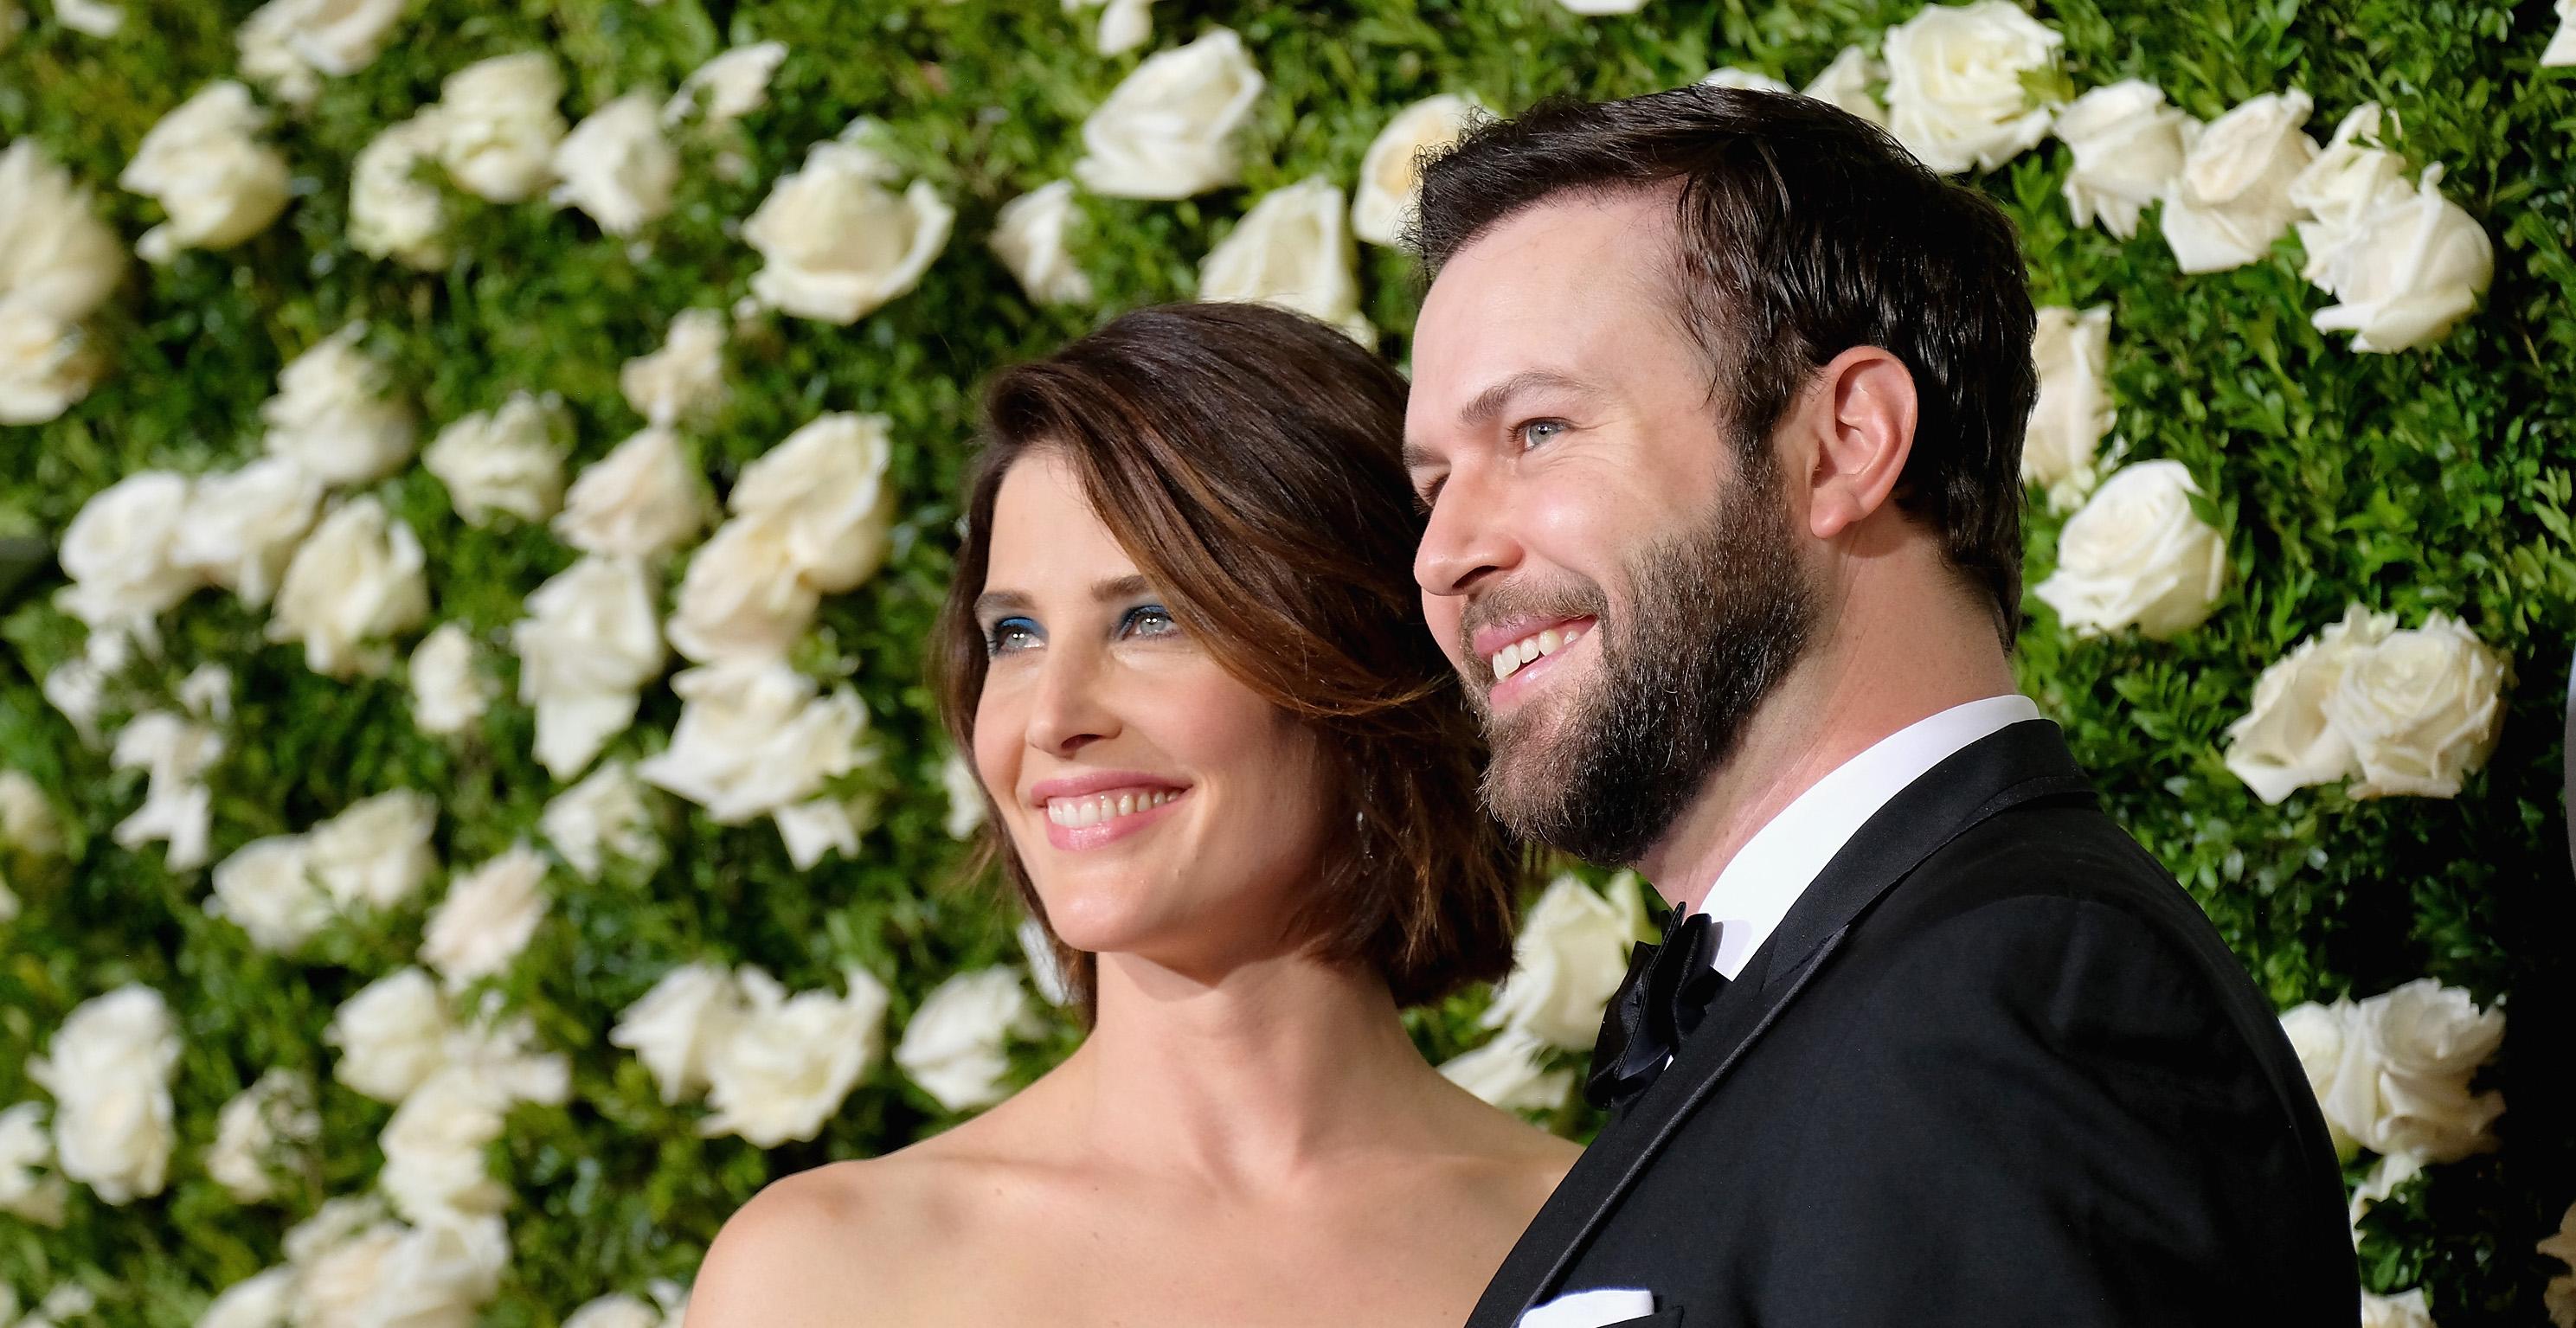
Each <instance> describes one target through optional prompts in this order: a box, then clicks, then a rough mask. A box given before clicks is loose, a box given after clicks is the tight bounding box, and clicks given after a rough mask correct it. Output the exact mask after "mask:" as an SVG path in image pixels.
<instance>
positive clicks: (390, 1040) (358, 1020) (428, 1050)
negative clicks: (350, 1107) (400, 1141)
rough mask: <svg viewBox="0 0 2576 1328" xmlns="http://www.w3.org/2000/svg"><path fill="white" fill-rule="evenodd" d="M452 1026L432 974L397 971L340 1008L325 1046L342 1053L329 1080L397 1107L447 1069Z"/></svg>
mask: <svg viewBox="0 0 2576 1328" xmlns="http://www.w3.org/2000/svg"><path fill="white" fill-rule="evenodd" d="M451 1028H452V1025H451V1024H450V1023H449V1022H448V1016H447V1005H446V1002H444V1001H442V1000H440V999H439V996H438V987H437V985H436V984H434V983H432V982H431V981H430V977H429V974H427V973H424V972H422V971H421V970H419V969H417V968H399V969H396V970H394V971H393V972H392V973H390V974H387V975H386V976H384V977H381V978H378V979H376V980H375V981H374V982H371V983H368V984H367V985H366V986H365V987H363V988H361V989H359V991H358V993H357V994H356V995H354V996H351V997H350V998H349V999H348V1000H346V1001H343V1002H341V1004H340V1008H339V1009H338V1010H337V1011H335V1012H334V1013H333V1014H332V1016H331V1026H330V1027H329V1028H326V1029H324V1030H323V1031H322V1040H323V1041H324V1042H326V1043H329V1044H330V1045H332V1046H334V1047H337V1048H339V1049H340V1055H339V1058H338V1059H337V1060H336V1061H334V1062H333V1063H332V1066H331V1077H332V1078H334V1079H337V1080H339V1081H340V1082H341V1083H344V1084H347V1085H348V1086H349V1087H351V1088H353V1089H355V1090H357V1091H358V1092H361V1093H364V1094H366V1095H367V1096H369V1097H371V1098H374V1099H375V1100H377V1101H379V1102H389V1103H399V1102H401V1101H402V1100H403V1099H404V1098H406V1097H409V1096H411V1092H412V1090H413V1089H415V1088H418V1087H420V1085H421V1084H422V1083H423V1082H425V1081H427V1080H428V1078H429V1077H430V1075H432V1074H434V1073H436V1072H437V1071H438V1069H439V1067H440V1066H442V1065H445V1064H446V1063H447V1041H448V1034H449V1032H450V1030H451Z"/></svg>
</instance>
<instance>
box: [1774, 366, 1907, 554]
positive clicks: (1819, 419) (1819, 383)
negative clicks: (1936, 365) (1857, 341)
mask: <svg viewBox="0 0 2576 1328" xmlns="http://www.w3.org/2000/svg"><path fill="white" fill-rule="evenodd" d="M1915 406H1916V403H1915V398H1914V375H1913V374H1912V373H1911V372H1909V371H1908V370H1907V369H1906V367H1905V362H1904V361H1902V360H1899V359H1898V358H1896V356H1895V355H1894V354H1892V353H1890V352H1888V351H1885V350H1882V349H1880V348H1879V347H1876V346H1854V347H1852V348H1851V349H1849V350H1846V351H1844V352H1843V353H1842V354H1840V355H1837V356H1835V357H1834V358H1833V359H1832V360H1831V361H1829V362H1827V363H1826V365H1825V367H1824V368H1822V369H1819V370H1817V371H1816V374H1815V377H1814V378H1813V379H1811V380H1809V386H1808V389H1807V395H1806V399H1805V400H1804V401H1803V402H1802V403H1801V404H1800V407H1799V427H1800V429H1801V431H1802V432H1804V433H1805V434H1806V435H1807V436H1806V438H1805V439H1803V440H1802V441H1803V442H1804V443H1805V444H1806V446H1805V447H1804V448H1803V449H1802V450H1803V451H1805V452H1806V454H1807V456H1808V457H1809V465H1808V467H1807V475H1806V481H1807V531H1808V533H1809V534H1811V535H1814V536H1815V537H1816V538H1817V539H1832V538H1833V537H1835V536H1836V535H1839V534H1841V533H1842V532H1844V531H1845V530H1848V529H1850V528H1851V527H1853V526H1856V525H1858V524H1860V523H1861V522H1862V521H1864V520H1866V519H1868V517H1869V516H1870V514H1871V513H1873V512H1876V511H1877V510H1878V509H1879V508H1881V507H1883V506H1885V505H1886V503H1887V500H1888V498H1889V496H1890V495H1892V494H1894V493H1895V492H1896V484H1897V481H1898V480H1899V479H1900V478H1902V477H1903V476H1904V474H1905V460H1906V458H1907V457H1910V456H1912V455H1913V454H1914V420H1915V414H1916V410H1915Z"/></svg>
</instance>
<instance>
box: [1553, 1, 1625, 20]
mask: <svg viewBox="0 0 2576 1328" xmlns="http://www.w3.org/2000/svg"><path fill="white" fill-rule="evenodd" d="M1556 2H1557V3H1558V4H1560V5H1563V6H1564V7H1565V12H1567V13H1569V14H1580V15H1582V16H1583V17H1585V18H1602V17H1605V16H1608V15H1612V14H1634V13H1636V12H1637V11H1638V10H1640V9H1643V8H1645V7H1646V0H1556Z"/></svg>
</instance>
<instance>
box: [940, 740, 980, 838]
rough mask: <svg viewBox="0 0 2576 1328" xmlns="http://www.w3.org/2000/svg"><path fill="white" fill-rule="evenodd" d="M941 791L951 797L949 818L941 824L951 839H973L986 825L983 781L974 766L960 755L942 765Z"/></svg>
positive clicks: (950, 757)
mask: <svg viewBox="0 0 2576 1328" xmlns="http://www.w3.org/2000/svg"><path fill="white" fill-rule="evenodd" d="M939 788H940V791H941V792H943V793H946V794H947V795H948V816H947V818H946V819H945V820H943V821H942V822H941V823H940V825H941V828H942V829H945V830H946V831H947V832H948V837H949V838H950V839H967V838H971V837H972V836H973V835H974V833H975V831H976V830H977V829H979V828H981V827H982V826H983V824H984V781H983V778H982V777H981V776H979V775H977V774H976V773H975V766H974V763H972V762H970V761H968V760H967V759H966V758H965V757H964V756H963V755H960V754H959V753H957V752H953V751H952V752H950V753H948V755H947V756H945V757H943V758H942V759H941V760H940V762H939Z"/></svg>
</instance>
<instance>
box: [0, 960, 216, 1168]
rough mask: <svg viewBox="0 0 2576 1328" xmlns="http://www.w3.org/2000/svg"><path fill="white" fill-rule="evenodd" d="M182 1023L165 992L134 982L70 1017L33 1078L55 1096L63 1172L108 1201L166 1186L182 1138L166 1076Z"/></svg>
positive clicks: (174, 1064) (34, 1064) (34, 1063)
mask: <svg viewBox="0 0 2576 1328" xmlns="http://www.w3.org/2000/svg"><path fill="white" fill-rule="evenodd" d="M178 1065H179V1030H178V1025H177V1023H176V1022H175V1021H173V1020H172V1019H171V1017H170V1007H169V1005H168V1003H167V1002H165V1001H163V1000H162V999H161V993H159V992H157V991H154V990H153V989H152V988H150V987H146V986H142V985H140V984H135V983H129V984H127V985H125V986H122V987H119V988H117V989H116V990H114V991H112V992H109V993H107V994H106V995H104V996H94V997H92V998H90V999H89V1000H86V1001H83V1002H81V1003H80V1004H79V1005H78V1006H76V1007H74V1008H73V1010H72V1012H71V1013H70V1014H69V1015H66V1016H64V1018H63V1023H62V1027H60V1028H58V1029H56V1030H54V1036H53V1040H52V1042H51V1043H50V1044H49V1045H48V1046H47V1048H46V1051H45V1054H44V1055H42V1056H39V1057H37V1058H35V1059H33V1060H30V1061H28V1062H27V1077H28V1078H29V1079H32V1080H34V1081H35V1082H36V1084H37V1085H38V1086H40V1087H42V1088H43V1089H44V1090H45V1091H46V1092H49V1093H51V1094H53V1095H54V1153H55V1156H56V1158H57V1159H58V1161H59V1164H60V1166H61V1169H62V1173H63V1174H64V1175H65V1176H68V1177H70V1178H71V1179H73V1180H76V1181H79V1182H81V1183H82V1184H84V1185H87V1186H89V1187H90V1189H91V1190H93V1191H95V1192H96V1193H97V1195H98V1197H99V1198H100V1199H102V1200H104V1201H106V1202H108V1203H111V1204H119V1205H122V1204H126V1203H130V1202H132V1201H133V1200H135V1199H138V1198H150V1197H151V1196H153V1195H156V1194H159V1193H160V1192H161V1187H162V1184H163V1183H164V1182H165V1181H166V1180H167V1179H168V1177H169V1173H170V1150H171V1147H172V1145H173V1144H174V1143H175V1142H176V1141H177V1135H176V1133H175V1132H174V1131H173V1130H172V1128H171V1124H170V1113H171V1106H170V1076H171V1074H172V1072H173V1071H175V1070H176V1069H177V1068H178Z"/></svg>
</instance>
